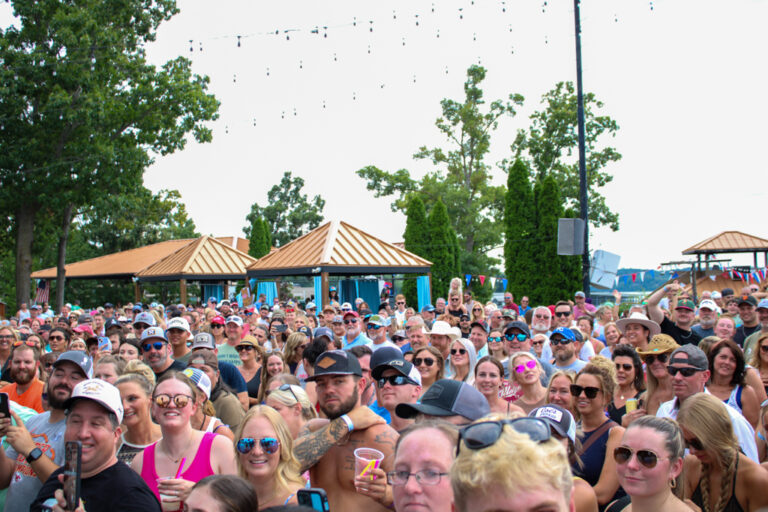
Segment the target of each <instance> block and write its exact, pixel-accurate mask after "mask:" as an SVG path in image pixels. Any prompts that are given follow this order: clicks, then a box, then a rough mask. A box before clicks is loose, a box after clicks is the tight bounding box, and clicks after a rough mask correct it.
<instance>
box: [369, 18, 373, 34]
mask: <svg viewBox="0 0 768 512" xmlns="http://www.w3.org/2000/svg"><path fill="white" fill-rule="evenodd" d="M368 23H370V25H369V27H368V30H369V31H370V32H373V20H370V21H369V22H368Z"/></svg>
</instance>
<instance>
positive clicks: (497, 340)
mask: <svg viewBox="0 0 768 512" xmlns="http://www.w3.org/2000/svg"><path fill="white" fill-rule="evenodd" d="M488 355H490V356H493V358H494V359H496V360H497V361H498V362H500V363H501V365H502V366H504V363H506V362H507V358H508V356H509V354H508V353H507V349H506V348H505V344H504V333H503V332H502V331H501V330H496V329H491V332H490V333H489V334H488Z"/></svg>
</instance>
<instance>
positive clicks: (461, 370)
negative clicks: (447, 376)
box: [450, 338, 477, 386]
mask: <svg viewBox="0 0 768 512" xmlns="http://www.w3.org/2000/svg"><path fill="white" fill-rule="evenodd" d="M475 364H477V353H476V352H475V346H474V345H473V344H472V342H471V341H469V340H468V339H466V338H459V339H457V340H454V341H453V343H451V359H450V366H451V372H452V375H453V377H451V378H452V379H453V380H460V381H462V382H466V383H467V384H469V385H470V386H471V385H472V384H474V382H475Z"/></svg>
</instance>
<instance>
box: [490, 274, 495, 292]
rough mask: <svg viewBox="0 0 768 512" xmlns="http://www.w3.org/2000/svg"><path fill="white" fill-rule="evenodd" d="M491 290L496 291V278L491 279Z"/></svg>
mask: <svg viewBox="0 0 768 512" xmlns="http://www.w3.org/2000/svg"><path fill="white" fill-rule="evenodd" d="M491 288H493V289H494V290H495V289H496V278H495V277H492V278H491Z"/></svg>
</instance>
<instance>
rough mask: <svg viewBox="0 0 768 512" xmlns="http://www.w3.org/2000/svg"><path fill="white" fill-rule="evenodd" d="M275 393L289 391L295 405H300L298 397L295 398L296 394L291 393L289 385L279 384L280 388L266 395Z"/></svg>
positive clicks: (291, 389)
mask: <svg viewBox="0 0 768 512" xmlns="http://www.w3.org/2000/svg"><path fill="white" fill-rule="evenodd" d="M275 391H290V393H291V394H292V395H293V399H294V400H296V403H297V404H298V403H300V402H299V397H297V396H296V393H294V392H293V388H292V387H291V385H290V384H280V387H279V388H276V389H273V390H271V391H270V392H269V393H267V394H268V395H269V394H271V393H273V392H275Z"/></svg>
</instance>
